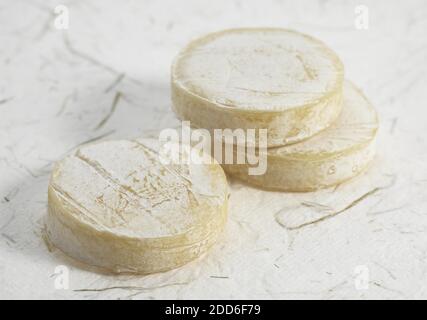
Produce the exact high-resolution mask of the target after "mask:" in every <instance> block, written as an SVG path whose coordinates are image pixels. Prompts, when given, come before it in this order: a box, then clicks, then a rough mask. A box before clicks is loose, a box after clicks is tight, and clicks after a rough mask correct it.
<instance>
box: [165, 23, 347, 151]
mask: <svg viewBox="0 0 427 320" xmlns="http://www.w3.org/2000/svg"><path fill="white" fill-rule="evenodd" d="M343 74H344V68H343V65H342V63H341V61H340V60H339V58H338V57H337V55H336V54H335V53H334V52H333V51H332V50H330V49H329V48H328V47H327V46H326V45H324V44H323V43H322V42H320V41H318V40H316V39H314V38H312V37H310V36H307V35H304V34H301V33H298V32H295V31H291V30H286V29H274V28H259V29H256V28H254V29H250V28H248V29H231V30H226V31H222V32H217V33H213V34H209V35H207V36H205V37H202V38H200V39H197V40H195V41H193V42H192V43H190V44H189V45H188V46H187V47H186V48H185V49H184V50H183V51H182V52H181V53H180V54H179V55H178V57H177V58H176V59H175V61H174V63H173V66H172V101H173V108H174V111H175V112H176V114H177V115H178V116H179V117H180V118H181V119H182V120H187V121H190V122H191V126H193V127H196V128H206V129H211V130H213V129H267V130H268V131H267V138H268V146H269V147H273V146H282V145H286V144H289V143H294V142H298V141H301V140H305V139H307V138H309V137H311V136H313V135H314V134H316V133H318V132H319V131H321V130H323V129H325V128H327V127H328V126H330V125H331V123H332V122H333V121H334V120H335V119H336V118H337V117H338V115H339V113H340V110H341V105H342V103H341V99H342V96H341V94H342V82H343ZM256 142H257V139H256V140H255V141H250V143H254V144H256Z"/></svg>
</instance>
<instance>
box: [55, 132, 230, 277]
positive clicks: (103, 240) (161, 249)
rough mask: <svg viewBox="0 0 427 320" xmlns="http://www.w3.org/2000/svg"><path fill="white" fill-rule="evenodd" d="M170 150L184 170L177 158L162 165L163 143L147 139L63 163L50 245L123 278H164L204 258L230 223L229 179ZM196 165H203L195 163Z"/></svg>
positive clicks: (99, 147)
mask: <svg viewBox="0 0 427 320" xmlns="http://www.w3.org/2000/svg"><path fill="white" fill-rule="evenodd" d="M170 150H179V151H177V152H179V153H180V156H181V158H179V159H181V160H180V161H181V162H178V163H177V162H176V160H177V159H178V158H176V157H174V156H173V155H171V153H172V152H169V153H164V154H162V157H159V153H158V152H159V146H158V143H157V141H156V140H148V139H144V140H120V141H106V142H99V143H96V144H91V145H87V146H82V147H80V148H79V149H78V150H77V151H76V152H74V153H73V154H72V155H70V156H68V157H66V158H65V159H63V160H62V161H60V162H59V163H57V164H56V167H55V169H54V171H53V173H52V176H51V180H50V184H49V212H48V219H47V235H48V237H49V239H50V241H51V242H52V243H53V244H54V245H55V246H56V247H58V248H59V249H61V250H62V251H63V252H65V253H66V254H68V255H69V256H71V257H74V258H76V259H78V260H80V261H83V262H85V263H88V264H90V265H93V266H97V267H101V268H104V269H107V270H110V271H113V272H117V273H119V272H126V273H141V274H147V273H154V272H160V271H165V270H169V269H172V268H176V267H178V266H181V265H183V264H185V263H187V262H189V261H190V260H193V259H195V258H196V257H198V256H200V255H201V254H203V253H204V252H205V251H206V250H207V249H208V248H209V247H210V246H211V245H212V244H213V243H214V242H215V241H216V239H217V238H218V235H219V234H220V232H221V230H222V229H223V227H224V224H225V221H226V216H227V200H228V184H227V179H226V177H225V174H224V172H223V170H222V168H221V166H220V165H219V164H218V163H216V162H215V161H214V160H213V159H212V158H210V157H208V156H207V155H200V154H199V153H195V154H192V157H191V158H190V157H189V154H190V152H191V150H190V151H188V149H184V148H182V149H179V148H178V149H176V148H175V149H174V148H170ZM169 156H170V158H169V160H170V161H169V162H168V161H166V160H167V159H168V158H167V157H169ZM194 157H200V159H198V160H199V161H194V163H193V161H188V159H193V160H194V159H195V158H194ZM172 158H173V159H172ZM196 160H197V159H196ZM206 160H209V161H206ZM174 161H175V162H174Z"/></svg>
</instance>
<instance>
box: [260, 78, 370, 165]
mask: <svg viewBox="0 0 427 320" xmlns="http://www.w3.org/2000/svg"><path fill="white" fill-rule="evenodd" d="M377 129H378V118H377V113H376V111H375V109H374V108H373V107H372V105H371V104H370V102H369V101H368V100H367V99H366V97H365V96H364V95H363V94H362V92H360V91H359V90H358V89H357V88H356V87H355V86H354V85H353V84H352V83H351V82H349V81H345V82H344V87H343V107H342V111H341V114H340V116H339V117H338V119H337V120H336V121H335V122H334V123H333V124H332V125H331V126H330V127H329V128H327V129H325V130H324V131H322V132H320V133H319V134H317V135H315V136H313V137H311V138H310V139H307V140H305V141H302V142H299V143H295V144H291V145H288V146H284V147H278V148H272V149H269V151H268V153H269V155H284V156H290V157H296V158H297V157H301V158H320V157H322V156H331V155H337V154H340V153H342V152H346V151H348V150H352V149H354V148H357V147H359V146H363V145H365V144H366V143H369V142H370V141H372V140H373V139H374V138H375V136H376V132H377Z"/></svg>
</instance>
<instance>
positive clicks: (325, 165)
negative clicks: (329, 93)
mask: <svg viewBox="0 0 427 320" xmlns="http://www.w3.org/2000/svg"><path fill="white" fill-rule="evenodd" d="M343 100H344V102H343V109H342V112H341V114H340V116H339V118H338V119H337V121H336V122H334V123H333V124H332V125H331V127H329V128H328V129H326V130H324V131H322V132H320V133H319V134H317V135H315V136H314V137H312V138H310V139H308V140H305V141H302V142H300V143H295V144H292V145H288V146H283V147H278V148H271V149H267V151H266V152H264V156H266V158H267V169H266V172H265V173H264V174H263V175H249V174H248V168H249V165H246V164H234V165H233V164H231V165H223V168H224V170H225V171H226V172H227V173H229V174H231V175H233V176H236V177H238V178H240V179H242V180H245V181H247V182H248V183H250V184H254V185H256V186H259V187H262V188H266V189H272V190H283V191H311V190H316V189H319V188H324V187H328V186H332V185H336V184H339V183H341V182H343V181H345V180H348V179H350V178H352V177H354V176H355V175H357V174H358V173H360V172H361V171H362V170H364V169H365V168H366V167H367V166H368V164H369V163H370V162H371V160H372V159H373V157H374V154H375V137H376V132H377V129H378V119H377V114H376V112H375V110H374V108H373V107H372V106H371V104H370V103H369V101H368V100H367V99H366V97H365V96H364V95H363V94H362V93H361V92H360V91H359V90H358V89H357V88H356V87H355V86H354V85H353V84H351V83H350V82H348V81H346V82H345V83H344V89H343Z"/></svg>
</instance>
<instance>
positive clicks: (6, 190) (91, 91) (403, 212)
mask: <svg viewBox="0 0 427 320" xmlns="http://www.w3.org/2000/svg"><path fill="white" fill-rule="evenodd" d="M58 4H65V5H66V6H67V8H68V9H69V19H70V20H69V22H70V25H69V29H68V30H58V29H56V28H55V27H54V19H55V13H54V8H55V7H56V5H58ZM362 4H363V5H366V6H367V8H368V9H369V11H368V12H369V28H368V30H358V29H357V28H355V25H354V23H355V19H356V17H357V15H356V14H355V8H356V7H357V6H358V5H362ZM252 26H273V27H286V28H292V29H296V30H299V31H302V32H305V33H308V34H310V35H313V36H315V37H317V38H319V39H321V40H323V41H324V42H326V43H327V44H328V45H329V46H330V47H332V48H333V49H334V50H335V51H336V52H337V53H338V54H339V55H340V57H341V59H342V61H343V62H344V65H345V67H346V75H347V77H348V78H349V79H351V80H353V81H354V82H355V83H356V84H357V85H358V86H360V88H361V89H362V90H363V91H364V92H365V94H366V95H367V96H368V97H369V98H370V100H371V101H372V103H373V104H374V106H375V107H376V108H377V110H378V112H379V116H380V120H381V129H380V133H379V148H378V156H377V158H376V159H375V163H374V164H373V165H372V167H371V168H370V169H369V171H367V172H366V173H365V174H363V175H362V176H360V177H358V178H357V179H355V180H353V181H351V182H349V183H346V184H343V185H341V186H339V187H338V188H336V189H335V188H332V189H328V190H323V191H319V192H314V193H305V194H289V193H279V192H266V191H261V190H257V189H253V188H250V187H247V186H245V185H243V184H240V183H238V182H236V181H232V180H231V181H230V183H231V185H232V195H231V199H230V201H231V202H230V212H229V221H228V224H227V228H226V231H225V233H224V236H223V238H222V239H221V240H220V241H219V243H218V244H217V245H216V246H215V247H214V248H213V249H212V250H211V251H210V252H209V254H207V255H206V256H205V257H203V258H202V259H199V260H197V261H194V262H192V263H190V264H188V265H186V266H184V267H182V268H180V269H178V270H174V271H171V272H167V273H164V274H156V275H151V276H146V277H135V276H119V277H118V276H111V275H101V274H99V273H96V272H94V271H93V270H89V269H87V268H86V267H84V266H82V265H80V264H78V263H76V262H74V261H71V260H70V259H68V258H66V257H65V256H63V255H62V254H61V253H60V252H58V250H53V251H52V252H49V250H48V248H47V246H46V244H45V242H44V241H43V239H42V228H43V218H44V216H45V214H46V207H47V203H46V198H47V194H46V189H47V184H48V179H49V173H50V170H51V167H52V163H53V162H54V161H56V160H58V159H60V158H61V157H62V156H63V155H64V154H66V153H67V152H68V151H69V150H70V149H72V148H74V147H75V146H77V145H79V144H81V143H83V142H85V141H88V140H91V139H97V138H100V137H104V138H125V137H136V136H141V135H147V134H150V133H152V132H153V130H158V129H160V128H166V127H171V126H176V125H177V124H178V121H177V120H176V119H175V117H174V115H173V113H172V112H171V102H170V91H169V76H170V74H169V70H170V64H171V60H172V59H173V57H174V56H175V55H176V54H177V52H178V51H179V49H180V48H181V47H182V46H184V45H185V44H186V43H187V42H188V41H190V40H191V39H194V38H195V37H198V36H200V35H202V34H205V33H207V32H211V31H217V30H220V29H224V28H229V27H252ZM116 80H120V81H118V82H117V81H116ZM117 92H120V93H121V99H120V101H119V103H118V105H117V109H116V110H115V112H114V113H113V114H112V116H111V118H110V119H109V120H108V122H107V123H106V124H105V125H104V126H103V127H102V128H100V129H96V127H97V125H98V124H99V123H100V122H101V121H102V119H104V118H105V117H106V115H107V114H108V113H109V112H110V109H111V105H112V101H113V99H114V97H115V95H116V94H117ZM426 101H427V2H426V1H423V0H420V1H409V0H406V1H397V0H395V1H385V0H384V1H371V0H369V1H368V0H366V1H363V2H362V1H326V0H324V1H292V2H291V1H266V0H262V1H218V0H215V1H212V0H210V1H204V0H203V1H201V0H197V1H185V0H182V1H105V0H103V1H63V2H57V1H41V0H39V1H12V0H0V297H1V298H46V299H47V298H60V299H62V298H88V299H96V298H122V299H125V298H134V299H153V298H171V299H175V298H183V299H191V298H201V299H204V298H225V299H228V298H240V299H244V298H251V299H252V298H260V299H271V298H272V299H291V298H296V299H300V298H322V299H331V298H427V191H426V188H427V162H426V160H427V140H426V139H425V133H426V127H427V126H426V116H427V108H426V107H427V105H426ZM358 200H360V201H358ZM313 203H315V204H313ZM318 204H321V205H323V207H322V206H320V205H318ZM324 206H327V208H328V210H327V212H325V210H324V208H325V207H324ZM345 208H348V209H346V210H344V211H343V212H341V213H339V214H337V215H334V213H336V212H338V211H342V209H345ZM327 215H331V216H330V217H329V218H326V219H323V220H321V221H318V222H316V220H317V219H319V218H324V217H325V216H327ZM302 225H304V226H302ZM58 265H66V266H67V267H68V269H69V289H68V290H61V289H56V288H55V280H56V279H57V277H58V276H57V275H55V268H56V267H57V266H58ZM58 270H59V269H57V270H56V271H58ZM360 270H362V271H364V273H362V274H359V275H358V271H360ZM360 281H361V282H360ZM364 281H365V282H367V285H364V284H366V283H364ZM360 283H362V285H360ZM358 284H359V285H358ZM82 289H84V290H83V291H82Z"/></svg>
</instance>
